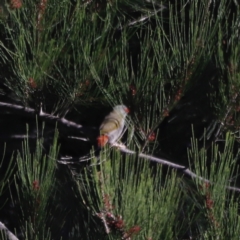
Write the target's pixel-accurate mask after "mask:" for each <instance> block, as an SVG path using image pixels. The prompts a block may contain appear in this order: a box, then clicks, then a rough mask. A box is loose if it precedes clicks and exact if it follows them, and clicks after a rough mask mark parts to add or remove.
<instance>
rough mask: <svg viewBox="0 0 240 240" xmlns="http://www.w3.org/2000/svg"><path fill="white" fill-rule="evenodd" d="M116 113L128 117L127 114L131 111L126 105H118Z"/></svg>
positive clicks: (115, 109) (115, 108)
mask: <svg viewBox="0 0 240 240" xmlns="http://www.w3.org/2000/svg"><path fill="white" fill-rule="evenodd" d="M113 110H114V112H116V113H118V114H120V115H122V116H123V117H126V116H127V114H128V113H129V112H130V111H129V109H128V108H127V107H126V106H125V105H117V106H115V107H114V108H113Z"/></svg>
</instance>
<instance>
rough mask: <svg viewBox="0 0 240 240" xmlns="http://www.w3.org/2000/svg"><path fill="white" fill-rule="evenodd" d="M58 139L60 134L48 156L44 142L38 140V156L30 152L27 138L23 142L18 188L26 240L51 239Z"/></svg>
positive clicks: (18, 165) (19, 154)
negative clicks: (50, 226)
mask: <svg viewBox="0 0 240 240" xmlns="http://www.w3.org/2000/svg"><path fill="white" fill-rule="evenodd" d="M57 138H58V134H57V132H56V134H55V137H54V140H53V143H52V146H51V147H50V149H49V152H48V153H44V148H43V139H38V140H37V142H36V149H35V152H34V153H32V152H31V151H30V146H29V140H28V139H27V140H26V141H24V142H23V147H22V152H21V153H20V152H19V153H18V155H17V159H16V160H17V173H16V175H15V186H16V190H17V195H18V201H19V202H20V203H21V206H20V208H21V214H20V216H19V223H20V224H21V228H22V229H21V231H22V233H23V234H24V236H25V239H51V237H50V236H51V234H50V232H49V227H47V226H46V222H47V220H48V219H50V218H52V216H51V213H50V212H49V211H48V209H49V205H50V202H51V201H53V199H54V194H55V191H56V189H55V188H54V187H55V181H56V179H55V171H56V159H57V156H58V151H59V147H58V146H57ZM15 201H16V200H15V199H13V202H15Z"/></svg>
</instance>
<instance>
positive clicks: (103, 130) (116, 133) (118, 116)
mask: <svg viewBox="0 0 240 240" xmlns="http://www.w3.org/2000/svg"><path fill="white" fill-rule="evenodd" d="M128 113H129V109H128V108H127V107H126V106H125V105H117V106H115V107H114V108H113V111H112V112H110V113H109V115H107V116H106V117H105V118H104V120H103V122H102V124H101V126H100V129H99V130H100V136H99V137H98V138H97V141H98V146H99V147H104V146H105V145H106V144H107V143H109V144H114V143H115V142H116V141H117V140H118V139H119V137H120V136H121V134H122V131H123V128H124V124H125V119H126V116H127V114H128Z"/></svg>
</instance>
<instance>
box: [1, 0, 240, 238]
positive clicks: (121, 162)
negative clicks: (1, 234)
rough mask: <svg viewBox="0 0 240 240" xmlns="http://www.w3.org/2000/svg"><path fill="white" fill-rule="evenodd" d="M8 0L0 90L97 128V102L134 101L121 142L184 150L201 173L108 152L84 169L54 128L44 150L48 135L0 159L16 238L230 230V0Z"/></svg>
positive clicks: (234, 212) (151, 149)
mask: <svg viewBox="0 0 240 240" xmlns="http://www.w3.org/2000/svg"><path fill="white" fill-rule="evenodd" d="M13 3H14V2H13V1H9V2H4V3H3V2H1V3H0V36H1V38H0V72H1V74H0V78H1V84H0V94H1V95H0V97H3V96H9V95H10V99H11V100H13V101H14V102H15V101H20V103H21V104H22V105H24V106H31V107H32V108H34V109H35V111H36V113H37V114H38V113H39V112H41V110H43V111H46V112H48V113H52V114H55V115H59V116H60V117H62V116H65V115H66V114H67V113H68V112H69V113H70V114H72V113H75V114H76V115H78V118H77V120H76V122H78V121H80V122H81V124H83V125H84V123H86V122H87V123H88V124H89V125H90V123H91V124H92V125H93V126H94V127H95V126H97V124H99V122H98V121H99V119H100V116H101V111H102V108H101V107H100V106H101V105H104V106H109V105H116V104H119V103H124V104H126V105H127V106H128V107H130V108H131V117H130V118H129V119H128V123H127V127H128V134H129V137H128V139H127V145H128V146H130V147H131V148H132V149H136V152H144V153H146V154H153V155H158V154H161V151H162V150H163V152H164V151H165V152H167V154H166V155H170V156H172V157H173V158H174V159H176V158H177V160H178V161H179V162H181V161H182V162H184V161H185V162H186V159H187V154H186V152H187V147H189V148H190V150H189V152H188V161H189V165H190V168H191V169H192V170H193V171H194V172H195V173H196V175H197V177H196V178H194V179H191V180H187V179H186V176H182V175H181V172H180V173H177V172H175V171H173V170H172V169H166V168H165V167H162V166H155V165H150V164H149V162H147V160H146V159H140V158H138V156H137V154H136V155H127V154H126V155H123V156H122V155H120V154H119V152H117V151H115V150H112V149H104V151H102V152H101V155H100V159H94V160H93V161H92V162H91V163H89V165H87V166H85V165H81V166H79V165H76V166H75V165H74V166H72V167H70V166H69V165H67V166H64V168H63V169H62V168H61V167H59V166H58V167H59V168H58V167H57V163H56V161H57V159H58V157H59V154H58V153H59V151H60V150H61V149H60V148H59V147H58V144H57V137H58V136H57V135H58V134H56V136H55V138H54V140H53V143H52V147H51V148H50V150H49V149H48V148H47V149H46V147H45V145H44V140H43V138H40V137H39V138H38V140H37V141H36V145H34V147H32V142H31V141H30V139H27V140H25V141H24V142H23V145H22V149H20V151H18V152H17V156H16V166H15V165H14V164H13V159H15V158H14V157H13V158H12V160H9V159H7V160H6V161H9V163H8V164H7V167H6V171H5V172H4V174H2V175H1V178H0V196H2V195H3V193H4V191H3V190H5V189H7V188H6V187H7V183H8V182H9V185H10V188H11V191H16V193H17V194H16V195H17V198H16V197H15V195H14V193H12V192H11V191H10V192H11V193H12V199H11V201H12V204H13V205H14V207H15V209H17V210H18V211H17V213H18V221H17V224H16V225H17V227H16V228H17V231H18V232H17V234H18V233H19V235H22V236H23V237H24V238H25V239H54V238H59V239H60V238H61V237H62V238H63V239H65V238H66V239H121V238H122V239H127V237H130V235H131V238H133V239H134V238H135V239H151V238H152V239H182V238H190V236H191V237H192V238H194V239H235V238H238V236H239V226H240V225H239V211H238V209H239V196H238V192H237V191H235V190H236V189H233V188H230V187H228V186H230V185H231V186H235V185H237V182H238V181H237V177H238V164H239V163H238V148H239V123H240V121H239V111H240V107H239V87H240V82H239V76H240V68H239V53H240V46H239V19H240V17H239V16H240V15H239V4H238V3H237V1H233V0H231V1H229V0H222V1H210V0H194V1H185V0H180V1H175V3H173V1H162V4H163V5H161V4H160V3H159V1H158V2H157V1H156V2H155V1H143V0H134V1H129V0H119V1H115V0H112V1H100V0H99V1H98V0H96V1H80V0H72V1H69V0H61V1H59V0H48V1H43V0H39V1H33V0H26V1H15V5H14V4H13ZM16 3H18V4H19V5H18V6H19V7H16ZM14 6H15V7H14ZM9 92H10V94H9ZM8 94H9V95H8ZM1 99H2V98H1ZM1 101H2V100H1ZM73 108H74V110H73ZM95 109H98V111H96V112H94V110H95ZM71 110H73V111H71ZM7 114H9V112H6V115H7ZM1 116H2V115H1ZM79 116H80V117H79ZM71 117H72V115H71ZM79 119H80V120H79ZM89 122H90V123H89ZM1 123H2V122H1ZM0 125H1V124H0ZM191 125H193V129H194V132H195V136H194V138H193V140H192V141H191V143H190V137H191V136H192V129H191ZM204 129H205V130H204ZM42 135H44V133H42ZM42 135H41V136H42ZM234 136H235V137H234ZM61 137H62V136H61ZM89 138H90V137H89V136H86V139H89ZM1 144H2V142H1ZM90 145H91V144H90ZM78 147H79V149H84V148H85V145H83V144H81V143H80V144H79V146H78ZM79 149H75V152H76V153H77V154H78V153H79V152H78V150H79ZM182 149H184V151H185V152H184V153H183V154H182V152H181V151H182ZM14 150H15V148H14ZM88 150H89V152H90V147H89V149H88ZM88 150H87V151H88ZM3 155H4V154H3ZM13 156H14V155H13ZM78 157H80V156H78ZM99 161H100V164H99ZM3 163H5V161H4V162H3ZM1 164H2V163H1ZM91 164H92V165H91ZM0 169H1V170H2V169H3V165H0ZM4 169H5V168H4ZM15 171H16V172H15ZM13 172H14V173H15V175H14V178H13V177H12V175H13V174H12V173H13ZM201 177H203V178H206V179H208V180H209V181H210V182H206V181H205V180H204V179H202V178H201ZM13 185H14V187H13ZM12 187H13V188H14V190H12ZM0 220H1V219H0ZM56 236H57V237H56Z"/></svg>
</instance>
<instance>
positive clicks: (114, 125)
mask: <svg viewBox="0 0 240 240" xmlns="http://www.w3.org/2000/svg"><path fill="white" fill-rule="evenodd" d="M119 127H120V123H119V121H118V120H117V119H115V118H106V119H105V120H104V121H103V123H102V125H101V126H100V135H102V134H108V133H110V132H112V131H114V130H116V129H118V128H119Z"/></svg>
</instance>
